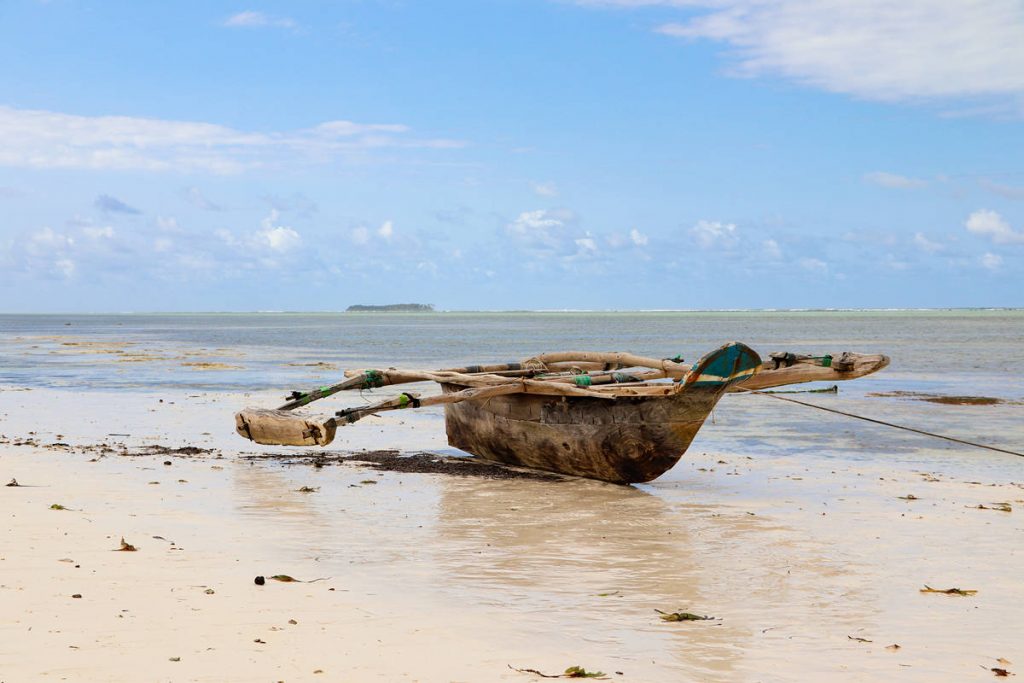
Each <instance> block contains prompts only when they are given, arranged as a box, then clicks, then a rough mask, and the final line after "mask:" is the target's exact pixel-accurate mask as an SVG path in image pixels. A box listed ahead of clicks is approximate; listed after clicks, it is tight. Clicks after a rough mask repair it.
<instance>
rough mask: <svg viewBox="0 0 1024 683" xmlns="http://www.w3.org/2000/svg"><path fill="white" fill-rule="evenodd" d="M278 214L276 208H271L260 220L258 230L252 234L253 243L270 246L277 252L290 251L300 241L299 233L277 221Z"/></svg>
mask: <svg viewBox="0 0 1024 683" xmlns="http://www.w3.org/2000/svg"><path fill="white" fill-rule="evenodd" d="M278 218H280V214H278V212H277V209H271V210H270V214H269V215H267V217H266V218H264V219H263V220H262V221H260V230H259V231H258V232H256V234H255V235H254V236H253V238H254V243H255V244H256V245H259V246H267V247H270V249H271V250H273V251H276V252H278V253H284V252H286V251H291V250H292V249H294V248H296V247H297V246H299V245H300V244H301V243H302V238H301V237H300V236H299V233H297V232H295V231H294V230H292V229H291V228H289V227H287V226H284V225H274V224H275V223H277V220H278Z"/></svg>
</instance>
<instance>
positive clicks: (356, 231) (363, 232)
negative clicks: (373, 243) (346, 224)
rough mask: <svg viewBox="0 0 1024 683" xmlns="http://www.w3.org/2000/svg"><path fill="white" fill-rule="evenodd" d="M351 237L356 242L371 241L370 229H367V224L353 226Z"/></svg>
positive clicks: (364, 242)
mask: <svg viewBox="0 0 1024 683" xmlns="http://www.w3.org/2000/svg"><path fill="white" fill-rule="evenodd" d="M349 239H351V240H352V242H353V243H354V244H360V245H361V244H366V243H367V242H369V241H370V231H369V230H367V229H366V226H365V225H360V226H359V227H356V228H352V231H351V232H350V233H349Z"/></svg>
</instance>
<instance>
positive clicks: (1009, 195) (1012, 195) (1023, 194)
mask: <svg viewBox="0 0 1024 683" xmlns="http://www.w3.org/2000/svg"><path fill="white" fill-rule="evenodd" d="M980 183H981V186H982V187H983V188H985V189H986V190H988V191H989V192H993V193H995V194H997V195H999V196H1000V197H1005V198H1006V199H1024V187H1022V186H1020V185H1006V184H1004V183H997V182H994V181H992V180H988V179H987V178H985V179H982V180H981V181H980Z"/></svg>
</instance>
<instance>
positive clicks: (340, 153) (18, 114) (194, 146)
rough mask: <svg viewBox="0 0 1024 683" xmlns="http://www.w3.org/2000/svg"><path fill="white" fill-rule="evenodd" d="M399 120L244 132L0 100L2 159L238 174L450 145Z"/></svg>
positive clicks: (48, 165)
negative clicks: (414, 132) (413, 133)
mask: <svg viewBox="0 0 1024 683" xmlns="http://www.w3.org/2000/svg"><path fill="white" fill-rule="evenodd" d="M408 132H409V128H408V127H407V126H405V125H401V124H375V123H370V124H362V123H355V122H352V121H328V122H325V123H321V124H319V125H317V126H314V127H312V128H305V129H301V130H295V131H278V132H260V133H253V132H246V131H240V130H236V129H233V128H229V127H227V126H221V125H218V124H214V123H202V122H195V121H174V120H165V119H147V118H138V117H131V116H78V115H75V114H63V113H59V112H51V111H41V110H31V109H15V108H13V107H6V106H0V166H11V167H21V168H44V169H54V168H56V169H106V170H143V171H178V172H204V173H215V174H229V173H239V172H242V171H245V170H247V169H253V168H265V167H269V166H275V165H282V164H284V163H297V162H302V161H305V162H308V163H329V162H332V161H339V160H341V161H343V160H345V159H348V158H351V157H352V155H354V154H355V153H357V152H362V153H365V152H366V151H367V150H370V149H376V148H382V147H395V148H436V149H442V148H451V147H458V146H461V145H462V144H463V143H461V142H459V141H456V140H445V139H414V138H411V137H409V136H408Z"/></svg>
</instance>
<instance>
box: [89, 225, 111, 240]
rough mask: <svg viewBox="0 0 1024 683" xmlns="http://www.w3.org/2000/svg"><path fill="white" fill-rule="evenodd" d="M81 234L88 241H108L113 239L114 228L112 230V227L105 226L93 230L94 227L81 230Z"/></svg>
mask: <svg viewBox="0 0 1024 683" xmlns="http://www.w3.org/2000/svg"><path fill="white" fill-rule="evenodd" d="M82 233H83V234H84V235H85V236H86V237H88V238H90V239H94V240H99V239H108V240H109V239H113V238H114V228H113V226H110V225H105V226H103V227H102V228H95V227H88V228H82Z"/></svg>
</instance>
